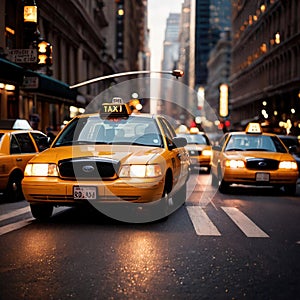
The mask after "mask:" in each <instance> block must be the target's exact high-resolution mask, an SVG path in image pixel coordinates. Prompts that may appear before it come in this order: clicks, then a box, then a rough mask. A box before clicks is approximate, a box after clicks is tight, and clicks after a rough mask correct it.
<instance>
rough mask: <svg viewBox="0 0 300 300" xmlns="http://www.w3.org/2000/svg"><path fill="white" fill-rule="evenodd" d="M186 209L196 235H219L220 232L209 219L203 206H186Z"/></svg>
mask: <svg viewBox="0 0 300 300" xmlns="http://www.w3.org/2000/svg"><path fill="white" fill-rule="evenodd" d="M186 209H187V211H188V214H189V216H190V218H191V221H192V223H193V226H194V228H195V231H196V233H197V235H211V236H220V235H221V233H220V232H219V230H218V229H217V227H216V226H215V225H214V224H213V222H212V221H211V220H210V219H209V217H208V216H207V214H206V213H205V211H204V210H203V208H201V207H199V206H187V207H186Z"/></svg>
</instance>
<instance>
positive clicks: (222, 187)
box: [219, 180, 229, 194]
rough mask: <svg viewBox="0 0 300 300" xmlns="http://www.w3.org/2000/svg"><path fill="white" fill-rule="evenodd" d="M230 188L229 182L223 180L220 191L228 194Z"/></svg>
mask: <svg viewBox="0 0 300 300" xmlns="http://www.w3.org/2000/svg"><path fill="white" fill-rule="evenodd" d="M228 189H229V184H228V183H227V182H225V181H224V180H221V183H220V185H219V191H220V193H222V194H227V193H228Z"/></svg>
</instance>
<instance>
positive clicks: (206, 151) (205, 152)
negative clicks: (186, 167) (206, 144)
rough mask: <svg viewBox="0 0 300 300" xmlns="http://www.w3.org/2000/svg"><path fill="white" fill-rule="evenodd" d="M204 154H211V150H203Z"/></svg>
mask: <svg viewBox="0 0 300 300" xmlns="http://www.w3.org/2000/svg"><path fill="white" fill-rule="evenodd" d="M202 155H204V156H211V150H203V151H202Z"/></svg>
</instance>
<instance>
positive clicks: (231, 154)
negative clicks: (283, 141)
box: [224, 151, 293, 161]
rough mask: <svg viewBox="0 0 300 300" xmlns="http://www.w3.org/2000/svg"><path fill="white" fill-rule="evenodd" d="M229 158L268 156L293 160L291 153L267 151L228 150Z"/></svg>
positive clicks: (227, 155) (275, 158)
mask: <svg viewBox="0 0 300 300" xmlns="http://www.w3.org/2000/svg"><path fill="white" fill-rule="evenodd" d="M224 156H225V157H226V158H227V159H244V160H247V159H250V158H267V159H274V160H278V161H282V160H293V157H292V155H291V154H289V153H280V152H266V151H227V152H225V153H224Z"/></svg>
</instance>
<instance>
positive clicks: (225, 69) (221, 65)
mask: <svg viewBox="0 0 300 300" xmlns="http://www.w3.org/2000/svg"><path fill="white" fill-rule="evenodd" d="M230 67H231V31H224V32H222V33H221V37H220V39H219V41H218V42H217V44H216V46H215V47H214V48H213V49H212V50H211V52H210V55H209V60H208V62H207V69H208V78H207V85H206V88H205V100H206V103H207V104H208V105H210V107H211V108H212V109H213V111H214V113H215V115H216V116H217V117H219V119H221V120H224V119H226V118H227V117H229V113H230V112H229V102H227V103H225V105H226V104H227V113H225V114H224V113H223V114H222V112H220V108H222V106H221V105H220V87H221V86H222V84H226V85H229V77H230ZM226 114H227V115H226Z"/></svg>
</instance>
